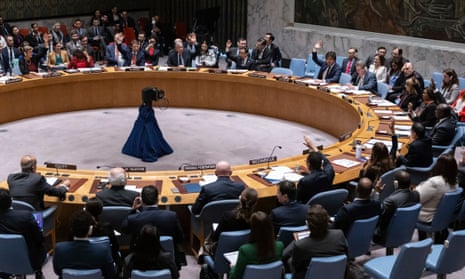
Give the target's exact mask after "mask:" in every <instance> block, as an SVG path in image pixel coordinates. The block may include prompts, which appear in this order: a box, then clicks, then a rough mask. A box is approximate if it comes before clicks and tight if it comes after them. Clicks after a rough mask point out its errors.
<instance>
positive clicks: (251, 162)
mask: <svg viewBox="0 0 465 279" xmlns="http://www.w3.org/2000/svg"><path fill="white" fill-rule="evenodd" d="M277 160H278V157H276V156H272V157H264V158H258V159H252V160H249V165H258V164H263V163H269V162H276V161H277Z"/></svg>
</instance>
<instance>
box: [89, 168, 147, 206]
mask: <svg viewBox="0 0 465 279" xmlns="http://www.w3.org/2000/svg"><path fill="white" fill-rule="evenodd" d="M108 183H109V184H110V186H111V187H110V188H105V189H103V190H102V191H100V192H98V193H97V194H96V196H97V198H98V199H99V200H100V201H102V203H103V206H132V203H133V201H134V199H135V198H136V197H137V196H139V193H138V192H136V191H131V190H126V189H124V186H126V171H125V170H124V169H123V168H113V169H111V170H110V173H109V176H108Z"/></svg>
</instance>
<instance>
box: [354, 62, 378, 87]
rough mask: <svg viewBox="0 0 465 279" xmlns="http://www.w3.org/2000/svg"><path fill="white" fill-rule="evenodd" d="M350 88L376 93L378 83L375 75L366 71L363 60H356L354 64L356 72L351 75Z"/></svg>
mask: <svg viewBox="0 0 465 279" xmlns="http://www.w3.org/2000/svg"><path fill="white" fill-rule="evenodd" d="M350 88H351V89H357V90H367V91H370V92H371V93H374V94H376V92H378V84H377V83H376V76H375V74H374V73H372V72H368V71H367V68H366V66H365V63H364V62H363V61H358V62H357V65H356V73H355V74H354V75H353V77H352V86H350Z"/></svg>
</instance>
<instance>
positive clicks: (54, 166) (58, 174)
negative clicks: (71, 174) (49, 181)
mask: <svg viewBox="0 0 465 279" xmlns="http://www.w3.org/2000/svg"><path fill="white" fill-rule="evenodd" d="M44 165H45V166H46V167H47V168H48V166H49V165H51V166H53V168H55V170H56V173H55V176H60V173H59V172H58V166H57V164H55V163H51V162H48V161H45V162H44Z"/></svg>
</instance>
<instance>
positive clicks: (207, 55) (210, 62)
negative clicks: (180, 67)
mask: <svg viewBox="0 0 465 279" xmlns="http://www.w3.org/2000/svg"><path fill="white" fill-rule="evenodd" d="M216 65H217V54H216V52H215V49H213V48H209V47H208V43H207V42H206V41H203V42H202V44H201V45H200V53H199V54H198V55H197V56H196V57H195V66H197V67H215V66H216Z"/></svg>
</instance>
